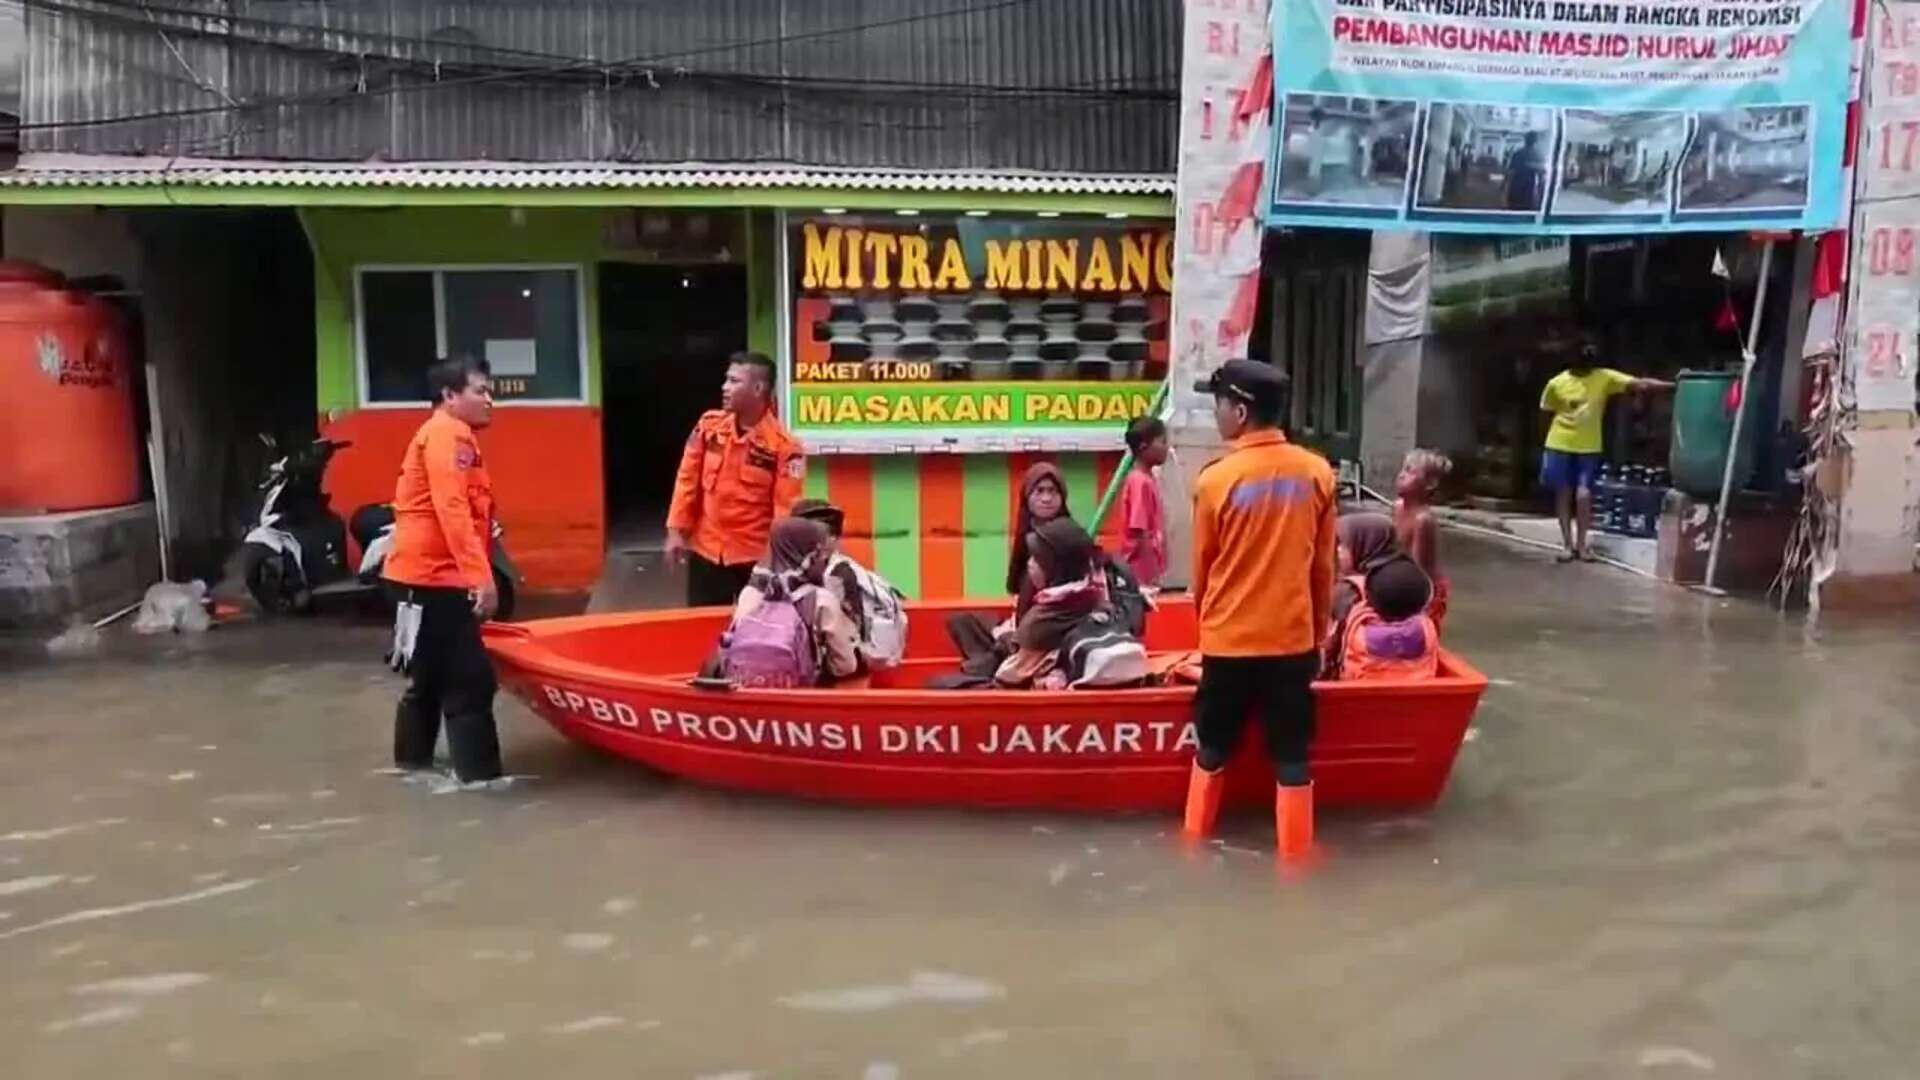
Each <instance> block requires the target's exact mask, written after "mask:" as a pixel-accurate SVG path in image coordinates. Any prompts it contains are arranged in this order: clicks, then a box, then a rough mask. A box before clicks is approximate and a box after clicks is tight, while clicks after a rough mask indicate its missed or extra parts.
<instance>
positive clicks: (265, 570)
mask: <svg viewBox="0 0 1920 1080" xmlns="http://www.w3.org/2000/svg"><path fill="white" fill-rule="evenodd" d="M260 441H261V442H263V443H265V444H266V445H267V447H268V448H269V449H270V450H278V449H279V444H278V443H277V442H276V441H275V440H274V438H273V436H271V435H262V436H260ZM351 445H353V444H352V443H349V442H344V441H335V440H332V439H315V440H314V441H313V442H312V443H310V444H308V445H306V446H304V447H301V448H300V449H298V450H294V451H291V452H289V453H286V454H284V455H282V456H281V457H280V458H279V459H278V460H276V461H274V462H273V463H272V464H271V465H268V466H267V475H266V479H264V480H262V481H261V483H260V488H261V490H262V491H265V492H266V495H265V497H263V498H262V499H261V501H260V518H259V520H258V521H257V522H256V523H255V525H254V527H253V529H252V530H251V531H249V532H248V533H247V536H246V540H245V542H244V543H243V544H242V546H241V558H240V572H241V576H242V579H243V580H244V581H245V582H246V585H247V592H248V593H250V594H252V596H253V599H254V602H255V603H257V604H259V605H260V610H261V611H264V612H266V613H268V614H270V615H284V614H290V613H295V612H305V611H309V610H311V609H312V607H313V593H314V590H315V589H317V588H320V587H322V586H325V585H330V584H332V583H334V582H337V581H340V580H342V579H345V578H346V577H347V576H348V573H347V529H346V526H345V525H344V524H342V523H341V521H340V519H339V517H338V516H336V515H335V514H334V513H333V510H332V508H331V506H330V504H329V500H328V498H327V494H326V492H325V491H322V490H321V487H320V481H321V479H322V478H323V477H324V476H325V475H326V471H327V462H329V461H331V460H332V459H333V455H334V454H336V453H338V452H340V451H341V450H344V449H346V448H347V447H349V446H351Z"/></svg>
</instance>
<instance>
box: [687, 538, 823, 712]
mask: <svg viewBox="0 0 1920 1080" xmlns="http://www.w3.org/2000/svg"><path fill="white" fill-rule="evenodd" d="M830 540H831V534H830V533H828V531H827V527H826V526H825V525H822V524H820V523H819V522H817V521H808V520H806V519H804V518H797V517H787V518H782V519H780V520H779V521H776V522H774V523H773V530H772V533H771V535H770V536H769V537H768V541H767V554H766V557H765V558H763V559H762V560H761V561H760V562H759V563H758V564H756V565H755V566H754V568H753V572H752V574H751V575H750V576H749V577H748V579H747V586H746V588H744V589H741V590H740V598H739V600H738V601H737V602H736V603H735V604H734V608H733V619H732V621H731V622H730V623H729V624H728V625H727V629H726V632H725V633H723V634H721V635H720V650H719V652H718V654H716V656H715V658H714V660H713V661H712V662H710V663H709V670H708V672H707V673H708V674H718V675H721V676H723V677H725V678H728V679H731V680H733V681H734V682H736V683H739V684H741V685H746V686H766V687H779V686H800V685H808V684H809V682H811V683H812V684H813V685H825V684H826V683H827V682H828V681H829V680H831V679H837V678H844V677H846V676H848V675H852V674H853V673H854V672H855V671H857V670H858V669H859V666H860V661H859V654H858V651H857V645H858V640H859V638H858V635H857V633H856V631H855V630H854V626H853V623H852V621H851V620H849V619H848V618H847V616H846V612H845V611H843V610H842V609H841V607H840V604H839V602H838V600H837V599H835V597H834V596H833V594H832V593H831V592H829V591H828V590H827V588H826V585H825V581H826V570H827V561H828V555H829V541H830ZM796 623H797V624H799V625H800V626H803V627H804V628H805V635H804V637H805V640H802V641H798V642H796V640H795V636H796V635H795V634H794V630H795V628H796V627H795V624H796ZM806 649H811V650H812V651H811V652H810V653H807V652H804V650H806Z"/></svg>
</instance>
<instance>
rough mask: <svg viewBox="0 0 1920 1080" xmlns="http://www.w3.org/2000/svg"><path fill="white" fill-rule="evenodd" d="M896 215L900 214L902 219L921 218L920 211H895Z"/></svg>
mask: <svg viewBox="0 0 1920 1080" xmlns="http://www.w3.org/2000/svg"><path fill="white" fill-rule="evenodd" d="M894 213H896V214H899V215H900V216H901V217H919V216H920V211H918V210H895V211H894Z"/></svg>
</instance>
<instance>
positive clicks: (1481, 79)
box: [1268, 0, 1852, 233]
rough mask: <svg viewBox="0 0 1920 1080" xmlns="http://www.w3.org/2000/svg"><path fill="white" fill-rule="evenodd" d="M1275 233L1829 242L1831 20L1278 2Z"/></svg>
mask: <svg viewBox="0 0 1920 1080" xmlns="http://www.w3.org/2000/svg"><path fill="white" fill-rule="evenodd" d="M1273 11H1274V15H1273V19H1274V34H1275V41H1276V44H1275V62H1274V84H1275V85H1274V94H1275V113H1276V115H1277V116H1278V117H1279V122H1278V125H1277V130H1276V133H1275V137H1274V160H1273V168H1272V169H1270V170H1269V172H1270V174H1271V176H1272V177H1273V180H1272V185H1271V188H1270V191H1271V197H1272V198H1271V201H1272V212H1271V214H1270V215H1269V216H1268V222H1269V224H1272V225H1336V226H1338V225H1344V226H1352V227H1356V228H1376V229H1377V228H1391V227H1395V226H1396V225H1404V226H1405V227H1410V228H1420V229H1426V230H1430V231H1434V232H1474V233H1500V232H1505V233H1606V232H1618V231H1633V232H1648V231H1661V230H1669V231H1682V230H1708V229H1727V230H1730V229H1749V228H1773V229H1781V228H1805V229H1828V228H1834V227H1836V226H1837V225H1838V224H1839V216H1840V205H1841V167H1840V160H1841V153H1842V148H1843V144H1844V142H1845V134H1846V108H1847V79H1848V66H1849V63H1850V58H1851V56H1852V47H1851V43H1850V39H1849V19H1850V18H1851V14H1852V13H1851V11H1850V9H1849V8H1848V6H1847V5H1846V4H1844V3H1842V2H1841V0H1806V2H1799V0H1675V2H1666V3H1662V2H1657V0H1654V2H1623V3H1586V2H1569V0H1277V2H1276V3H1275V4H1274V8H1273Z"/></svg>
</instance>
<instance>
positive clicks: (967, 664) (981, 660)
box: [947, 611, 1013, 678]
mask: <svg viewBox="0 0 1920 1080" xmlns="http://www.w3.org/2000/svg"><path fill="white" fill-rule="evenodd" d="M947 637H948V638H949V639H950V640H951V641H952V642H953V647H954V648H955V649H956V650H958V651H959V653H960V670H961V672H963V673H964V674H967V675H974V676H978V677H982V678H992V677H993V673H994V672H996V671H998V670H1000V662H1001V661H1002V660H1005V659H1006V658H1007V657H1009V656H1012V655H1013V653H1012V652H1011V651H1010V650H1009V649H1008V647H1007V646H1005V645H1002V644H1001V643H1000V642H998V641H995V640H994V639H993V624H992V623H990V622H988V621H987V620H986V619H984V618H982V617H981V616H979V615H975V614H974V613H973V612H971V611H962V612H959V613H958V614H954V615H949V616H947Z"/></svg>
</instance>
